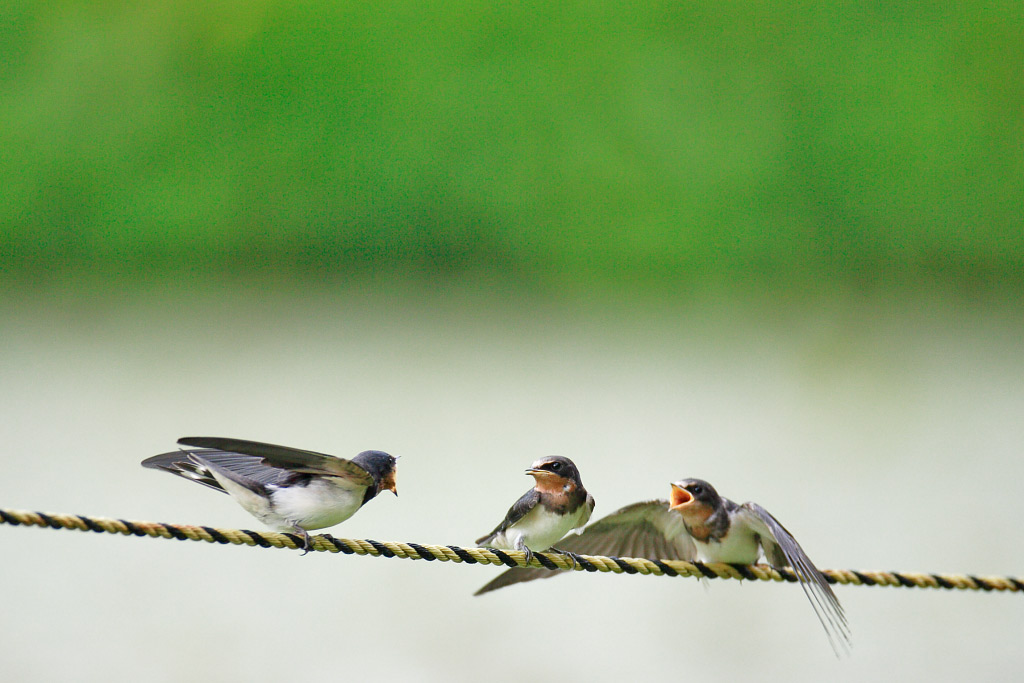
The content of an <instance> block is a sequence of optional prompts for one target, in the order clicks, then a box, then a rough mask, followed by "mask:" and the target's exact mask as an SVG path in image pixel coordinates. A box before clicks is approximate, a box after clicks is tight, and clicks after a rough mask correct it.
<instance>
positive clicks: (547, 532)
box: [487, 505, 587, 552]
mask: <svg viewBox="0 0 1024 683" xmlns="http://www.w3.org/2000/svg"><path fill="white" fill-rule="evenodd" d="M586 509H587V508H586V506H585V505H581V506H580V507H579V509H578V510H577V511H576V512H575V513H574V514H571V515H556V514H555V513H553V512H549V511H548V510H546V509H545V508H544V506H543V505H537V506H536V507H535V508H533V509H532V510H530V511H529V512H527V513H526V514H525V515H524V516H523V518H522V519H520V520H519V521H518V522H516V523H515V524H513V525H512V528H510V529H507V530H505V531H504V532H502V533H500V534H498V535H497V536H495V537H494V539H493V540H491V541H488V543H487V545H489V546H491V547H493V548H504V549H507V550H516V549H517V546H518V544H519V542H520V541H521V542H522V543H523V545H525V546H526V547H527V548H529V549H530V550H537V551H541V552H543V551H545V550H547V549H548V548H550V547H551V546H553V545H554V544H555V543H557V542H558V541H559V540H561V538H562V537H563V536H565V535H566V534H567V533H569V532H570V531H572V530H573V529H575V528H577V527H578V526H580V524H581V521H580V520H581V518H582V517H583V514H584V512H585V511H586Z"/></svg>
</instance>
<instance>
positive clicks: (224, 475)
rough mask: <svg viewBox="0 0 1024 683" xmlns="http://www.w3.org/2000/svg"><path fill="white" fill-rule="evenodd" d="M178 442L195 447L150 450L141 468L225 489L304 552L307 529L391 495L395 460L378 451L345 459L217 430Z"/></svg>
mask: <svg viewBox="0 0 1024 683" xmlns="http://www.w3.org/2000/svg"><path fill="white" fill-rule="evenodd" d="M178 443H179V444H182V445H183V446H198V447H199V448H198V449H196V450H178V451H171V452H170V453H162V454H160V455H154V456H153V457H151V458H146V459H145V460H143V461H142V466H143V467H150V468H152V469H156V470H164V471H166V472H170V473H171V474H176V475H178V476H180V477H184V478H185V479H189V480H191V481H195V482H198V483H200V484H203V485H204V486H209V487H210V488H211V489H214V490H215V491H220V492H222V493H226V494H228V495H229V496H231V497H232V498H234V499H235V500H236V501H238V504H239V505H241V506H242V507H243V508H245V510H246V512H248V513H249V514H251V515H253V516H254V517H256V519H258V520H260V521H261V522H263V523H264V524H266V525H267V526H269V527H270V528H272V529H274V530H276V531H283V532H289V533H297V534H299V535H301V536H302V538H303V540H304V546H303V547H304V548H305V550H306V552H309V550H310V548H311V547H312V544H311V541H310V538H309V531H310V530H312V529H324V528H327V527H331V526H334V525H335V524H340V523H341V522H344V521H345V520H346V519H348V518H349V517H351V516H352V515H354V514H355V513H356V510H358V509H359V508H361V507H362V506H363V505H365V504H366V503H367V502H368V501H370V500H371V499H373V497H374V496H376V495H377V494H378V493H380V492H381V491H384V490H388V491H391V492H392V493H394V494H395V495H396V496H397V495H398V490H397V487H396V486H395V458H394V457H393V456H391V455H388V454H387V453H384V452H382V451H363V452H362V453H360V454H359V455H357V456H356V457H354V458H352V459H351V460H345V459H344V458H337V457H335V456H333V455H325V454H323V453H314V452H313V451H303V450H299V449H297V448H288V447H286V446H275V445H273V444H268V443H259V442H257V441H243V440H242V439H227V438H221V437H217V436H188V437H185V438H182V439H178ZM303 554H305V553H303Z"/></svg>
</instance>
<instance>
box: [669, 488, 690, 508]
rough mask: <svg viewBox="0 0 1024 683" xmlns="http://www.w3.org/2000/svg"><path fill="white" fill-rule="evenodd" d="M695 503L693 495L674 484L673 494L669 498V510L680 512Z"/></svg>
mask: <svg viewBox="0 0 1024 683" xmlns="http://www.w3.org/2000/svg"><path fill="white" fill-rule="evenodd" d="M692 502H693V494H692V493H690V492H689V491H687V490H686V489H684V488H682V487H681V486H676V485H675V484H672V494H671V495H670V496H669V507H668V509H669V510H678V509H680V508H682V507H683V506H685V505H689V504H690V503H692Z"/></svg>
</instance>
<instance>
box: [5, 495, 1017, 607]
mask: <svg viewBox="0 0 1024 683" xmlns="http://www.w3.org/2000/svg"><path fill="white" fill-rule="evenodd" d="M0 523H3V524H8V525H12V526H35V527H42V528H49V529H68V530H75V531H92V532H95V533H109V534H122V535H125V536H150V537H152V538H168V539H177V540H179V541H186V540H188V541H205V542H207V543H219V544H221V545H247V546H253V547H260V548H288V549H292V550H303V539H302V537H301V536H298V535H296V534H287V533H286V534H279V533H274V532H268V531H248V530H244V529H219V528H214V527H208V526H194V525H188V524H168V523H166V522H138V521H128V520H125V519H108V518H105V517H86V516H84V515H70V514H55V513H43V512H29V511H25V510H6V509H2V508H0ZM311 541H312V547H311V550H312V551H314V552H328V553H344V554H345V555H372V556H373V557H398V558H402V559H407V560H426V561H428V562H432V561H434V560H440V561H441V562H456V563H459V562H464V563H466V564H494V565H502V566H506V567H526V566H529V567H536V568H543V569H549V570H555V569H561V570H576V571H588V572H611V573H614V574H650V575H654V576H683V577H687V576H692V577H700V578H707V579H715V578H718V579H747V580H749V581H785V582H789V583H796V582H797V577H796V575H795V574H794V573H793V570H792V569H790V568H789V567H786V568H783V569H775V568H774V567H770V566H768V565H764V564H755V565H736V564H725V563H721V562H713V563H703V562H684V561H682V560H648V559H643V558H635V557H604V556H601V555H578V556H577V557H576V562H573V560H572V558H569V557H566V556H565V555H561V554H558V553H551V552H546V553H541V552H534V553H533V560H532V561H531V562H530V563H529V564H526V555H525V553H521V552H519V551H514V550H509V551H504V550H496V549H493V548H463V547H460V546H455V545H447V546H446V545H421V544H419V543H393V542H380V541H371V540H355V539H348V538H335V537H334V536H331V535H330V534H321V535H318V536H313V537H311ZM822 573H823V574H824V575H825V578H826V579H827V580H828V582H829V583H831V584H843V585H853V586H892V587H897V588H899V587H902V588H943V589H946V590H972V591H985V592H990V591H1001V592H1009V593H1024V582H1022V581H1021V580H1020V579H1016V578H1013V577H1008V576H973V575H969V574H928V573H922V572H888V571H854V570H852V569H825V570H822Z"/></svg>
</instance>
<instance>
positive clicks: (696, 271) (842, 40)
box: [0, 0, 1024, 290]
mask: <svg viewBox="0 0 1024 683" xmlns="http://www.w3.org/2000/svg"><path fill="white" fill-rule="evenodd" d="M5 13H6V14H7V15H8V16H7V18H6V20H5V21H4V22H3V25H2V26H0V51H2V58H3V59H2V61H3V66H0V87H2V97H0V150H2V151H0V154H2V160H3V161H2V165H0V231H2V232H0V267H2V268H3V271H4V272H5V273H6V275H5V277H10V278H14V279H18V280H22V281H24V280H29V279H41V280H43V281H45V280H47V279H52V278H61V277H64V276H66V275H68V274H76V273H83V272H88V273H92V274H97V273H98V274H100V275H101V276H103V275H111V276H116V277H123V276H128V277H135V276H142V275H147V276H152V275H153V274H157V276H159V275H160V274H166V275H167V276H168V277H174V276H175V274H176V273H192V274H193V275H194V274H196V273H199V272H220V273H232V272H245V271H249V272H253V273H256V274H259V273H261V272H273V273H277V274H283V275H284V276H285V277H296V278H303V277H309V276H311V275H312V276H315V277H318V278H319V277H323V276H325V275H328V276H331V275H334V274H337V275H339V276H341V277H344V276H345V275H346V274H348V273H352V272H359V271H363V270H376V269H387V270H395V271H399V272H400V271H411V272H419V273H426V274H428V275H434V274H439V275H446V274H450V273H453V272H456V273H458V272H463V271H465V272H477V271H479V272H486V273H488V274H489V275H490V276H491V277H495V278H497V279H499V280H505V279H507V280H509V281H512V282H523V283H531V282H532V283H538V282H539V283H547V284H554V285H558V284H559V283H564V282H572V283H574V286H586V285H587V283H590V282H593V283H604V284H608V283H612V284H618V283H626V284H628V285H629V286H636V287H640V288H643V287H646V286H658V285H660V284H662V283H665V282H669V283H673V284H676V283H682V284H689V285H694V286H701V285H703V284H706V283H709V282H711V283H717V284H716V286H719V285H724V286H727V287H728V286H731V283H740V282H747V283H749V282H753V283H755V284H756V283H782V284H785V285H786V286H790V287H797V288H799V287H805V286H807V285H808V284H814V285H815V286H828V283H841V284H843V285H844V286H845V285H846V284H850V283H853V284H857V283H860V284H863V285H865V286H874V285H873V284H872V283H882V285H881V286H888V285H889V284H893V283H904V284H910V285H915V283H916V284H922V283H923V284H925V285H928V286H930V285H931V284H936V283H937V284H943V283H945V284H946V285H950V286H952V287H953V288H956V289H967V290H971V289H980V290H1007V289H1014V290H1015V289H1019V288H1020V285H1021V284H1022V283H1024V267H1022V266H1024V226H1022V214H1024V211H1022V206H1024V40H1022V36H1024V3H1021V2H1020V0H1012V1H1005V0H1004V1H997V2H994V3H988V4H987V5H986V6H985V7H982V4H980V3H967V4H963V5H958V4H957V3H945V2H944V3H916V4H913V5H909V4H908V5H905V6H904V5H892V4H890V3H863V2H861V3H843V4H835V5H830V4H824V5H823V4H821V3H811V2H790V3H746V4H740V5H734V6H723V5H720V4H718V3H686V2H683V3H678V2H677V3H666V2H650V3H642V4H630V3H603V2H601V3H590V2H585V3H530V4H526V5H516V6H514V7H512V6H506V5H504V4H488V5H483V4H474V3H459V4H454V5H453V4H448V3H445V4H444V5H443V6H442V5H436V4H435V5H431V4H429V3H397V4H395V3H384V4H383V5H382V6H378V5H377V4H376V3H269V2H256V1H253V0H248V1H239V2H221V3H216V4H215V5H214V4H212V3H210V4H207V3H199V4H190V3H152V2H149V3H146V2H144V3H123V2H98V3H31V2H14V3H7V6H6V12H5Z"/></svg>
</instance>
